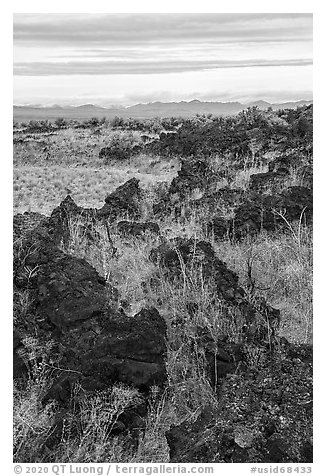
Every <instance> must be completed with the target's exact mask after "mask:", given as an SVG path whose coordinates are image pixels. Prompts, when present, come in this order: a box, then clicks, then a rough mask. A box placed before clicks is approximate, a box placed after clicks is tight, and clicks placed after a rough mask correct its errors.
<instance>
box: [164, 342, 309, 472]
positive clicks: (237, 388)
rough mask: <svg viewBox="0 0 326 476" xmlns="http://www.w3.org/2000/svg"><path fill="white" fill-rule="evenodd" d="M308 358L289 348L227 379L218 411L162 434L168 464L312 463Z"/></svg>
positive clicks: (207, 411) (204, 413)
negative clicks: (167, 448) (168, 456)
mask: <svg viewBox="0 0 326 476" xmlns="http://www.w3.org/2000/svg"><path fill="white" fill-rule="evenodd" d="M311 419H312V352H311V347H309V346H304V345H301V346H296V345H294V344H289V343H287V345H286V346H285V348H284V347H281V348H279V349H278V350H277V351H275V353H273V354H272V355H270V356H269V358H267V359H266V360H265V362H262V363H258V362H257V363H256V364H255V365H253V364H252V365H251V367H249V368H247V369H245V371H244V372H240V373H239V372H238V373H237V374H234V375H230V376H228V377H227V378H226V379H225V380H224V383H223V386H222V389H221V392H220V398H219V404H218V407H217V408H212V407H207V408H205V409H204V410H203V411H202V413H201V415H200V416H199V417H198V418H197V420H196V421H195V422H191V421H186V422H184V423H182V424H181V425H179V426H176V427H173V428H171V430H170V431H168V432H167V433H166V436H167V441H168V444H169V447H170V458H171V459H170V462H171V463H176V462H178V463H185V462H187V463H190V462H191V463H222V462H226V463H243V462H246V463H249V462H252V463H311V462H312V429H311V425H310V423H309V422H310V421H311Z"/></svg>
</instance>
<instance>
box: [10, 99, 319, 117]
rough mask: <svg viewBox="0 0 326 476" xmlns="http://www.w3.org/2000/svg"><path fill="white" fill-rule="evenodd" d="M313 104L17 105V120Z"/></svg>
mask: <svg viewBox="0 0 326 476" xmlns="http://www.w3.org/2000/svg"><path fill="white" fill-rule="evenodd" d="M309 104H312V101H295V102H285V103H282V104H271V103H269V102H267V101H262V100H260V101H254V102H251V103H248V104H242V103H240V102H204V101H199V100H198V99H194V100H192V101H189V102H187V101H180V102H159V101H156V102H151V103H148V104H136V105H134V106H128V107H108V108H107V107H101V106H94V104H84V105H82V106H59V105H54V106H46V107H43V106H15V105H14V112H13V116H14V120H16V121H18V122H26V121H30V120H32V119H34V120H45V119H48V120H55V119H57V118H59V117H63V118H64V119H77V120H85V119H90V118H91V117H99V118H102V117H106V118H108V119H112V118H113V117H115V116H119V117H123V118H130V117H132V118H139V119H150V118H153V117H172V116H174V117H192V116H195V115H196V114H213V115H216V116H228V115H233V114H237V113H238V112H240V111H243V110H244V109H247V108H248V107H249V106H257V107H258V108H259V109H262V110H266V109H268V108H269V107H271V108H272V109H273V110H278V109H295V108H297V107H299V106H303V105H309Z"/></svg>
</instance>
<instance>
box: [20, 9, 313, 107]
mask: <svg viewBox="0 0 326 476" xmlns="http://www.w3.org/2000/svg"><path fill="white" fill-rule="evenodd" d="M13 30H14V65H13V69H14V103H15V104H40V105H53V104H60V105H80V104H86V103H92V104H99V105H102V106H110V105H132V104H136V103H139V102H142V103H146V102H153V101H181V100H185V101H189V100H193V99H199V100H203V101H204V100H207V101H242V102H250V101H255V100H258V99H263V100H267V101H269V102H284V101H295V100H300V99H306V100H310V99H312V15H311V14H298V13H288V14H284V13H276V14H275V13H274V14H269V13H256V14H252V13H235V14H228V13H224V14H222V13H194V14H190V13H179V14H176V13H155V14H154V13H142V14H140V13H137V14H136V13H134V14H132V13H125V14H106V13H99V14H95V13H85V14H81V13H74V14H67V13H46V14H45V13H27V14H23V13H17V14H14V29H13Z"/></svg>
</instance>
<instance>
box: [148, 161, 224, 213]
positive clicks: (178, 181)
mask: <svg viewBox="0 0 326 476" xmlns="http://www.w3.org/2000/svg"><path fill="white" fill-rule="evenodd" d="M216 180H217V174H216V173H215V172H214V171H213V169H212V167H211V166H210V164H209V163H208V162H207V160H203V159H198V158H197V159H183V160H182V161H181V168H180V170H179V171H178V174H177V176H176V177H175V178H174V179H173V180H172V182H171V185H170V187H169V189H168V191H167V194H166V196H165V197H163V198H162V199H161V200H160V201H159V202H158V203H155V204H154V205H153V212H154V215H162V214H164V213H166V212H167V211H170V212H171V211H172V210H175V214H176V215H180V213H181V209H182V208H183V207H184V205H185V203H184V201H185V200H186V199H188V198H191V193H192V192H193V191H194V190H200V191H202V192H204V191H205V190H208V189H209V185H210V184H212V183H214V182H216Z"/></svg>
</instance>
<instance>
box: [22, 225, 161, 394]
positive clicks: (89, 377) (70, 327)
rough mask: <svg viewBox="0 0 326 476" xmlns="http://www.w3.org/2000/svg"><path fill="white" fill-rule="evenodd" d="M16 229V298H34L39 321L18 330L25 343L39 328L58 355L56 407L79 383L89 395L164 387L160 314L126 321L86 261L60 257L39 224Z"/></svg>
mask: <svg viewBox="0 0 326 476" xmlns="http://www.w3.org/2000/svg"><path fill="white" fill-rule="evenodd" d="M32 219H34V217H32ZM16 221H17V218H16ZM18 222H19V223H21V226H20V227H18V226H16V232H17V235H19V238H17V239H16V242H15V250H14V282H15V286H16V288H17V289H18V290H20V291H24V290H26V289H28V290H29V292H30V304H29V305H30V307H31V308H32V311H33V316H34V319H33V322H30V323H29V325H28V323H23V324H22V323H20V329H21V330H22V336H21V338H22V340H23V338H24V337H25V335H26V336H28V335H29V333H30V335H32V333H33V332H35V328H37V333H38V335H39V337H40V338H42V339H43V340H44V341H47V340H48V341H52V342H53V343H54V344H55V347H54V350H53V352H54V353H56V355H57V358H58V359H59V360H60V364H61V365H62V368H63V369H65V371H64V374H65V373H66V375H61V377H60V379H61V380H60V382H57V383H56V387H55V388H56V389H57V390H56V391H54V394H55V393H56V392H57V394H58V400H59V401H60V400H62V399H63V398H65V397H64V396H65V395H68V394H69V388H71V386H72V385H73V383H74V382H75V381H76V379H78V380H80V382H81V384H82V385H83V387H84V388H85V389H87V390H97V389H103V388H107V387H108V386H109V385H111V384H112V383H115V382H123V383H125V384H129V385H134V386H136V387H139V388H141V389H148V388H149V387H150V386H151V385H153V384H158V385H160V384H162V383H163V382H164V381H165V378H166V373H165V353H166V347H165V333H166V327H165V322H164V320H163V318H162V317H161V316H160V314H159V313H158V311H157V310H156V309H154V308H153V309H143V310H142V311H140V312H139V313H138V314H136V315H135V316H133V317H129V316H127V315H126V314H125V313H124V312H123V311H122V310H118V301H117V298H118V295H117V292H116V290H115V289H114V288H113V287H112V285H111V284H110V283H107V282H106V280H105V279H104V278H102V277H101V276H99V274H98V273H97V271H96V270H95V269H94V268H93V267H92V266H91V265H90V264H89V263H88V262H87V261H86V260H84V259H81V258H76V257H74V256H71V255H67V254H65V253H64V252H63V251H62V250H61V249H59V247H58V244H57V242H56V241H55V240H53V238H52V236H51V235H50V234H49V233H48V228H47V226H46V224H44V223H43V221H42V220H41V221H40V224H39V225H38V226H36V228H34V229H31V226H30V224H29V223H28V221H27V219H26V217H25V218H24V220H23V222H26V229H25V230H23V225H22V220H18ZM23 333H25V335H24V334H23ZM16 347H17V346H16ZM18 364H19V362H18ZM19 367H20V365H16V369H17V371H18V373H19ZM62 379H63V380H62ZM67 389H68V390H67Z"/></svg>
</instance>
